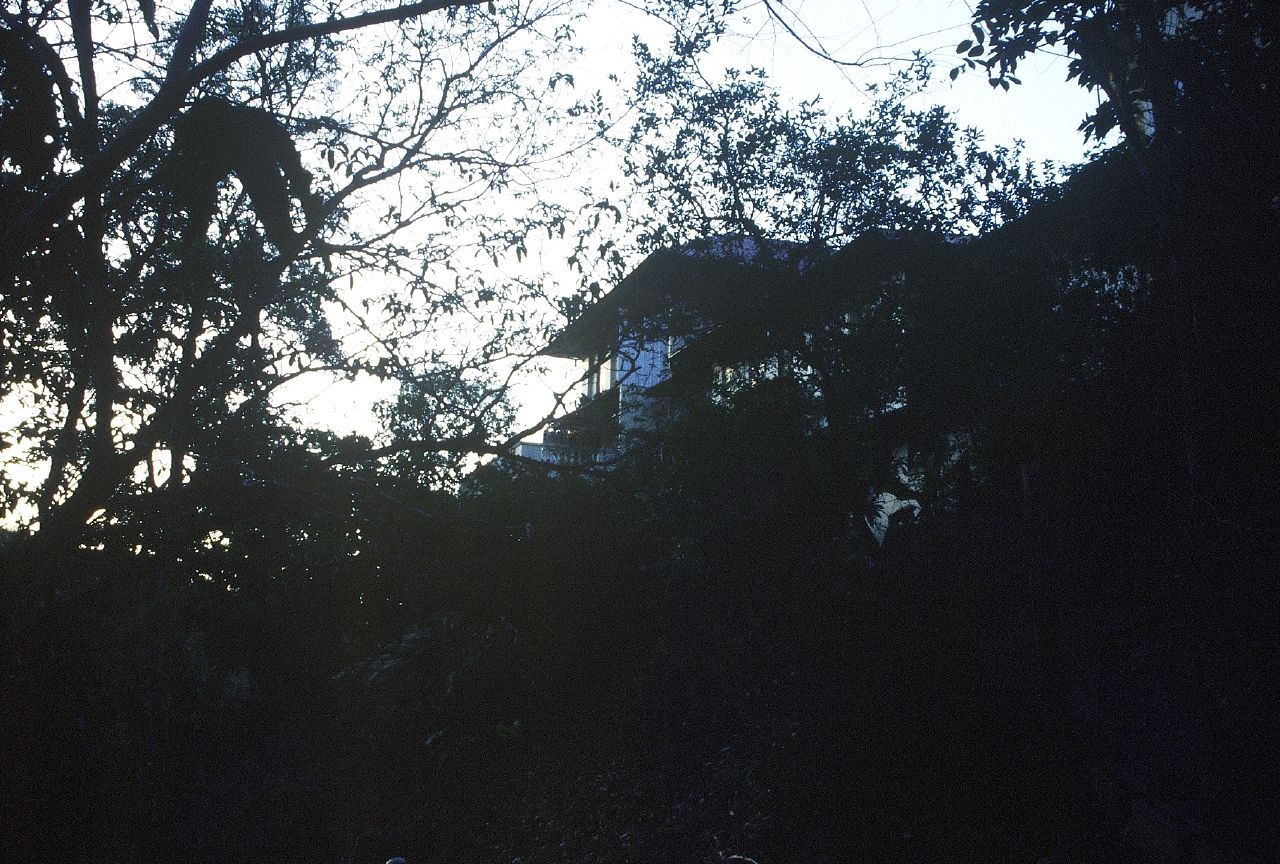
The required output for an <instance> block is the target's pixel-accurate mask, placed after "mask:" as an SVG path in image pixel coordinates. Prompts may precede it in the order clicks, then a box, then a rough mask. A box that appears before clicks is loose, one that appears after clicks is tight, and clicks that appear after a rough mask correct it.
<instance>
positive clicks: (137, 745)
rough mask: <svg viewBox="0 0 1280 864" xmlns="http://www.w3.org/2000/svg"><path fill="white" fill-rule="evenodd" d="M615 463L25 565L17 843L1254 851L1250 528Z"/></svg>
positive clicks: (483, 850)
mask: <svg viewBox="0 0 1280 864" xmlns="http://www.w3.org/2000/svg"><path fill="white" fill-rule="evenodd" d="M625 483H626V478H625V477H621V476H620V477H618V478H615V480H613V481H611V482H609V483H604V484H599V483H594V484H593V483H587V482H581V481H577V480H574V479H572V478H561V479H559V480H555V479H551V480H547V479H537V478H523V479H521V478H516V479H505V480H500V481H497V482H491V483H490V484H489V487H488V488H487V490H486V492H485V493H484V494H481V495H475V496H471V497H470V498H464V499H462V500H459V501H455V502H454V509H453V511H452V512H451V516H450V519H451V521H450V524H449V525H448V526H445V527H442V528H440V529H433V528H430V527H428V526H427V523H426V521H425V520H424V518H423V517H422V516H421V515H420V514H418V513H416V512H413V511H410V510H404V511H402V512H401V513H400V514H399V515H398V516H396V517H395V518H394V519H391V520H390V521H389V522H388V525H389V526H398V527H389V528H388V529H387V530H386V532H384V533H383V534H382V535H381V537H380V538H378V539H376V540H375V539H369V540H368V542H367V543H366V544H365V546H364V549H363V554H362V555H360V556H358V558H357V559H355V560H359V561H361V567H360V568H359V569H353V565H352V564H351V559H350V558H349V557H348V558H346V559H342V560H322V559H319V558H314V557H313V558H310V559H309V560H308V561H306V562H305V566H304V565H299V564H297V562H291V563H289V564H288V565H286V567H285V570H286V572H287V573H288V574H289V575H290V578H291V580H292V581H285V580H283V579H275V580H272V579H271V578H269V574H256V575H257V578H256V580H254V579H250V578H248V577H249V576H251V575H253V574H250V573H246V572H240V573H239V574H238V577H239V580H240V581H239V584H237V585H234V586H232V587H233V589H234V590H228V586H227V584H226V583H224V582H222V581H217V580H206V579H202V578H201V579H195V580H185V581H184V580H181V579H175V578H173V577H174V567H175V566H176V565H173V564H170V565H169V566H168V567H167V568H166V567H161V566H160V565H158V564H157V563H155V561H154V560H153V559H149V558H147V557H138V556H134V555H132V554H128V553H121V552H118V551H116V552H112V551H109V550H99V551H93V552H91V551H81V552H80V553H78V554H77V555H75V556H73V557H71V558H69V559H64V560H62V561H60V562H41V563H39V565H38V567H39V568H40V574H39V575H40V576H41V577H43V578H45V579H46V584H55V585H58V586H60V587H59V589H58V590H57V592H56V593H48V594H45V595H43V596H41V597H40V598H39V599H38V601H37V600H34V599H31V600H28V601H27V602H28V605H27V606H26V607H24V608H11V609H10V617H9V621H8V625H9V627H8V631H9V641H8V643H7V644H6V646H5V658H4V662H5V668H4V688H5V699H4V711H5V715H6V716H5V720H4V725H5V728H6V729H7V730H8V731H7V734H6V747H7V749H8V750H9V752H8V754H7V758H6V764H7V765H9V766H10V769H9V771H8V778H7V780H6V783H5V784H4V788H5V798H6V800H5V801H4V806H3V811H4V813H5V814H6V816H5V818H6V819H7V820H9V821H11V823H12V824H11V825H10V827H9V829H8V830H7V832H6V833H7V836H8V837H9V838H10V840H9V844H10V845H9V848H10V850H11V851H12V852H13V853H14V854H15V857H20V856H23V855H26V856H36V855H40V856H41V857H46V856H47V857H51V858H54V859H55V860H68V861H76V860H86V861H87V860H93V861H126V860H136V861H162V860H163V861H169V860H175V861H176V860H186V861H210V862H213V861H240V860H243V861H249V860H287V861H295V860H296V861H335V862H358V861H381V860H385V859H386V858H387V857H389V856H390V855H392V854H402V855H405V856H407V857H408V858H409V860H410V861H415V862H425V861H477V862H478V861H501V862H508V861H515V860H519V861H524V862H536V861H573V862H580V861H617V862H623V861H643V860H652V861H687V862H698V861H706V862H712V861H723V860H743V859H742V858H738V859H734V858H733V857H732V856H735V855H737V856H745V858H747V859H751V860H755V861H760V862H766V861H767V862H822V861H921V862H925V861H928V862H935V861H1027V862H1033V861H1062V862H1067V861H1081V862H1083V861H1089V862H1107V861H1116V862H1119V861H1153V862H1154V861H1165V860H1190V861H1202V860H1203V861H1208V860H1230V861H1236V860H1239V861H1261V860H1265V858H1266V854H1267V850H1268V849H1274V848H1275V846H1274V843H1275V841H1276V837H1275V833H1274V828H1273V827H1268V826H1269V825H1270V820H1269V819H1268V817H1267V806H1268V805H1267V803H1266V802H1268V801H1274V796H1275V794H1276V792H1277V789H1276V781H1275V779H1274V776H1273V775H1272V774H1271V773H1270V772H1269V771H1268V770H1267V769H1266V768H1265V767H1264V766H1266V765H1268V764H1272V761H1273V757H1274V756H1276V755H1280V754H1276V753H1275V752H1274V751H1275V749H1276V748H1275V743H1274V738H1272V737H1271V736H1269V735H1268V733H1267V730H1268V729H1269V728H1270V727H1271V724H1270V721H1269V719H1268V711H1269V709H1268V706H1269V705H1273V704H1274V703H1275V700H1276V698H1277V696H1280V694H1277V693H1276V692H1275V690H1276V684H1275V681H1276V679H1275V677H1274V675H1272V674H1270V673H1271V672H1273V671H1274V669H1275V661H1276V655H1277V644H1276V640H1275V634H1274V630H1273V628H1271V627H1270V626H1269V623H1268V622H1270V621H1273V620H1274V617H1273V616H1274V614H1275V611H1276V608H1277V607H1276V604H1275V597H1274V593H1271V594H1268V593H1267V592H1265V591H1261V590H1260V589H1259V588H1258V587H1257V586H1260V585H1264V584H1265V582H1263V581H1262V578H1263V576H1264V574H1263V573H1262V571H1261V570H1260V569H1259V568H1260V567H1261V566H1262V565H1261V563H1260V562H1257V561H1255V562H1252V563H1251V561H1250V559H1249V556H1248V555H1246V554H1243V553H1242V552H1241V551H1240V550H1238V549H1237V550H1235V551H1229V550H1222V551H1220V552H1219V553H1215V557H1213V558H1206V560H1205V561H1202V562H1199V563H1198V564H1197V567H1199V568H1200V569H1199V570H1198V571H1197V572H1195V573H1192V572H1190V571H1187V570H1185V569H1184V572H1178V570H1177V568H1174V567H1171V566H1170V564H1169V563H1168V562H1167V561H1166V560H1162V559H1161V556H1158V555H1154V554H1152V551H1153V550H1152V549H1151V548H1142V547H1141V540H1140V538H1141V537H1142V536H1144V535H1143V534H1142V533H1141V531H1140V530H1138V529H1139V528H1140V526H1137V525H1134V524H1130V525H1128V526H1125V536H1127V537H1128V538H1129V539H1130V544H1129V546H1128V547H1120V546H1116V545H1114V544H1109V543H1105V542H1104V543H1099V542H1098V538H1099V537H1103V538H1104V540H1105V535H1101V534H1097V533H1094V534H1092V535H1085V534H1083V533H1081V532H1080V530H1079V529H1080V528H1081V527H1082V526H1073V529H1074V530H1068V526H1065V525H1062V524H1060V523H1059V524H1049V523H1045V522H1040V523H1035V524H1023V523H1021V522H1018V521H1017V520H1016V519H1014V518H1013V517H1012V516H1010V515H1008V514H1003V513H995V512H991V513H986V514H982V513H977V512H970V513H968V514H965V515H964V516H963V517H962V516H961V515H956V514H953V515H952V516H950V517H938V518H935V519H934V520H932V521H931V522H929V523H927V524H925V525H921V526H908V527H905V528H903V529H899V530H897V533H896V534H894V535H891V538H890V542H889V543H888V544H887V545H886V547H885V548H884V549H883V550H878V551H876V552H875V553H874V554H873V555H868V554H866V552H865V550H864V549H863V548H862V547H860V546H858V545H857V544H854V543H850V542H849V540H848V538H846V537H843V536H840V535H829V536H826V537H822V536H821V535H822V532H820V531H815V530H813V528H812V523H813V519H814V515H813V513H804V512H802V511H801V510H798V509H797V508H798V507H799V506H800V505H799V504H798V503H796V502H793V506H792V508H791V510H790V513H787V512H783V511H779V510H766V511H763V512H760V511H750V512H745V511H739V516H740V517H741V518H739V519H738V520H737V521H736V522H725V523H721V524H720V526H719V527H715V524H716V523H704V524H697V523H691V522H687V523H684V524H682V525H679V524H667V523H664V522H662V520H661V519H660V518H659V515H658V514H657V513H656V512H655V510H654V509H653V506H652V502H650V503H648V504H646V503H645V502H644V501H643V500H642V497H641V496H637V494H636V492H637V490H636V489H635V488H631V489H627V488H625ZM438 503H439V502H438V501H437V504H438ZM815 506H816V505H815ZM744 513H745V515H744ZM797 520H801V521H803V522H804V523H806V524H800V521H797ZM504 526H505V527H504ZM726 526H727V527H726ZM1113 531H1115V532H1117V533H1119V532H1120V528H1119V526H1113ZM1146 536H1148V538H1149V539H1151V540H1152V541H1153V544H1154V545H1153V548H1154V546H1156V545H1159V544H1156V543H1155V542H1154V541H1155V540H1157V539H1159V538H1156V537H1154V535H1151V534H1147V535H1146ZM314 552H315V550H314V549H313V550H312V553H313V554H314ZM283 555H284V552H283V551H282V550H278V556H283ZM9 564H10V565H13V564H14V562H13V561H12V559H10V561H9ZM27 564H28V565H30V566H35V565H34V564H33V562H27ZM1214 566H1218V567H1220V568H1221V569H1220V570H1218V571H1214V570H1213V569H1212V568H1213V567H1214ZM1251 568H1252V569H1251ZM17 572H18V570H17V569H14V570H13V571H12V573H11V575H12V574H13V573H17ZM1251 575H1252V576H1253V577H1254V581H1253V584H1254V586H1255V587H1254V588H1250V587H1249V586H1250V584H1251V580H1250V576H1251ZM25 576H26V577H27V578H33V573H32V572H31V570H30V569H28V571H27V573H26V574H25ZM17 578H21V577H17ZM7 587H8V588H12V587H13V583H12V582H11V583H9V584H8V586H7ZM14 596H16V594H15V595H14ZM1212 855H1219V856H1223V857H1219V858H1213V857H1210V856H1212ZM1178 856H1183V857H1182V858H1179V857H1178Z"/></svg>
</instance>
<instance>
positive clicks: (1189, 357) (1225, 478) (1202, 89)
mask: <svg viewBox="0 0 1280 864" xmlns="http://www.w3.org/2000/svg"><path fill="white" fill-rule="evenodd" d="M973 36H974V38H973V39H971V40H965V41H964V42H962V43H960V44H959V45H958V46H957V50H958V51H960V52H961V53H963V54H965V55H966V58H965V61H964V63H965V64H966V65H967V66H969V67H971V68H978V67H981V68H983V69H985V70H986V71H987V72H988V74H989V75H990V80H991V83H992V86H1005V87H1007V86H1008V85H1009V83H1010V82H1013V83H1016V82H1017V78H1016V71H1017V66H1018V63H1019V62H1020V61H1021V60H1022V59H1024V58H1025V57H1026V56H1027V55H1029V54H1031V53H1032V52H1035V51H1037V50H1044V49H1052V48H1055V47H1061V48H1065V50H1066V51H1067V52H1068V53H1069V54H1070V55H1071V57H1072V61H1071V66H1070V73H1069V74H1070V76H1071V77H1072V78H1074V79H1075V80H1077V81H1079V83H1080V84H1081V85H1082V86H1084V87H1087V88H1089V89H1091V90H1096V91H1098V92H1099V93H1100V95H1101V98H1100V104H1099V109H1098V111H1097V112H1096V113H1095V114H1093V115H1092V116H1090V117H1088V118H1086V119H1085V122H1084V123H1083V124H1082V129H1083V130H1084V132H1085V133H1086V134H1087V135H1092V136H1095V137H1097V138H1099V139H1101V138H1103V137H1104V136H1105V135H1107V134H1108V133H1109V132H1110V131H1111V130H1113V129H1118V130H1119V131H1120V132H1121V133H1122V134H1123V136H1124V143H1125V150H1126V152H1127V158H1129V159H1131V160H1132V161H1133V163H1134V165H1135V167H1136V171H1137V173H1138V176H1139V177H1140V178H1141V182H1140V183H1139V184H1137V185H1136V186H1135V187H1133V189H1132V190H1131V191H1130V192H1129V193H1128V194H1130V195H1131V199H1132V202H1133V210H1134V212H1138V213H1143V214H1145V215H1144V217H1143V218H1144V219H1146V220H1149V221H1150V222H1151V226H1150V228H1151V229H1153V230H1148V231H1146V234H1147V238H1148V241H1149V242H1148V244H1147V245H1146V248H1145V249H1144V250H1143V252H1142V253H1141V254H1140V255H1138V256H1136V259H1135V261H1134V262H1133V263H1134V264H1135V265H1136V266H1138V267H1139V268H1140V269H1141V271H1142V272H1143V273H1144V274H1146V275H1147V276H1149V278H1150V279H1151V281H1152V292H1153V298H1154V314H1155V315H1157V316H1158V317H1159V319H1160V325H1159V326H1160V327H1162V328H1163V329H1164V330H1165V332H1166V333H1167V334H1168V336H1169V338H1170V341H1171V343H1172V344H1173V346H1175V350H1174V357H1173V358H1172V361H1171V362H1169V363H1165V364H1159V365H1155V364H1153V365H1151V366H1150V367H1149V368H1147V369H1145V370H1144V371H1143V372H1142V373H1141V374H1144V375H1145V376H1148V378H1149V388H1150V389H1151V390H1152V391H1157V392H1168V393H1170V394H1171V399H1172V400H1173V401H1174V403H1176V406H1175V409H1174V411H1173V414H1174V415H1175V416H1177V418H1178V419H1177V421H1176V422H1177V424H1178V426H1179V427H1180V429H1181V436H1182V445H1181V453H1179V454H1176V455H1175V454H1172V453H1171V454H1169V458H1171V459H1176V460H1177V461H1178V462H1179V463H1180V464H1181V465H1182V466H1183V478H1184V486H1183V489H1182V490H1181V492H1180V495H1179V497H1180V499H1181V500H1182V502H1183V504H1182V509H1183V515H1182V523H1183V528H1182V530H1181V532H1180V534H1181V536H1183V537H1185V538H1188V540H1189V542H1190V544H1191V545H1192V546H1193V547H1203V546H1204V545H1205V540H1206V538H1205V536H1204V532H1205V530H1206V527H1207V526H1210V525H1218V526H1220V527H1226V526H1228V525H1230V524H1231V523H1233V522H1234V519H1233V518H1232V517H1231V516H1230V515H1229V514H1230V512H1231V511H1234V510H1238V508H1239V500H1240V499H1239V496H1240V495H1241V494H1242V493H1243V494H1246V495H1247V496H1248V499H1249V500H1250V501H1251V502H1252V505H1251V506H1254V507H1257V506H1264V507H1265V506H1266V504H1265V502H1266V500H1267V497H1268V496H1267V493H1265V492H1264V491H1263V487H1264V486H1265V485H1266V483H1265V482H1262V481H1261V480H1260V479H1259V480H1253V479H1250V475H1253V474H1255V473H1256V474H1257V475H1258V476H1259V477H1260V476H1262V475H1266V474H1267V473H1271V472H1274V470H1275V468H1276V466H1275V465H1274V463H1271V462H1270V461H1269V460H1268V463H1267V464H1268V467H1266V468H1262V467H1261V466H1259V469H1260V470H1259V471H1258V472H1244V473H1243V476H1242V472H1241V470H1240V466H1241V465H1246V464H1257V463H1256V461H1255V460H1257V459H1258V454H1259V453H1262V452H1267V451H1269V450H1270V449H1271V448H1269V447H1268V446H1267V445H1266V444H1265V443H1264V440H1265V437H1266V433H1265V432H1264V431H1263V430H1264V429H1266V428H1267V427H1268V426H1269V425H1270V421H1269V420H1268V419H1267V418H1268V417H1270V416H1271V415H1272V414H1274V412H1275V410H1276V409H1277V407H1278V405H1280V403H1278V402H1277V400H1276V395H1275V390H1274V388H1273V387H1270V386H1268V385H1267V384H1266V383H1264V382H1263V381H1262V380H1261V379H1260V378H1259V374H1258V370H1260V369H1262V368H1267V367H1269V366H1270V365H1271V364H1272V358H1273V357H1274V356H1275V354H1276V352H1277V350H1280V345H1277V342H1276V339H1275V337H1274V333H1275V331H1276V318H1275V303H1274V302H1273V299H1272V297H1271V293H1272V290H1271V289H1272V285H1271V283H1272V278H1271V276H1270V274H1271V273H1273V272H1274V270H1275V267H1276V266H1277V258H1276V252H1275V250H1276V242H1277V238H1278V237H1280V224H1278V221H1277V219H1276V194H1275V190H1276V189H1277V188H1280V157H1278V156H1277V153H1278V152H1280V149H1278V147H1277V144H1280V133H1278V132H1277V130H1280V114H1278V113H1277V102H1276V99H1275V98H1274V93H1275V89H1276V87H1277V85H1278V84H1280V81H1277V77H1276V69H1277V68H1280V65H1278V61H1280V56H1278V55H1277V50H1280V14H1278V10H1277V8H1276V6H1275V4H1273V3H1266V2H1254V0H1208V2H1193V3H1181V2H1173V0H1137V2H1106V3H1104V2H1024V0H985V2H983V3H980V4H978V6H977V7H976V8H975V9H974V20H973ZM954 74H955V73H953V75H954ZM1135 227H1137V226H1135ZM1143 230H1145V228H1144V229H1143ZM1246 490H1247V491H1246ZM1206 514H1207V517H1208V518H1206Z"/></svg>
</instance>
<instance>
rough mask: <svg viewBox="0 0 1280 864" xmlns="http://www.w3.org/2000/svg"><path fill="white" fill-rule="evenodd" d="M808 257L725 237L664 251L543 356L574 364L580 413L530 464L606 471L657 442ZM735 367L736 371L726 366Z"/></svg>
mask: <svg viewBox="0 0 1280 864" xmlns="http://www.w3.org/2000/svg"><path fill="white" fill-rule="evenodd" d="M805 260H806V259H805V257H804V256H803V254H802V250H801V248H800V247H798V246H796V245H794V244H786V243H777V242H771V243H762V242H759V241H756V240H753V239H752V238H749V237H720V238H715V239H713V240H709V241H704V242H698V243H690V244H686V245H684V246H680V247H676V248H670V249H663V250H660V251H658V252H654V253H653V254H651V255H650V256H649V257H648V258H646V259H645V260H644V261H643V262H642V263H641V264H640V265H639V266H638V267H636V269H635V270H633V271H632V272H631V273H630V274H628V275H627V277H626V278H624V279H623V280H622V281H621V282H620V283H619V284H618V286H617V287H616V288H615V289H614V290H613V291H611V292H609V293H608V294H606V295H604V296H603V297H601V298H599V299H598V300H597V301H596V302H595V303H593V304H592V305H590V306H588V307H587V308H586V309H585V310H584V311H583V312H582V314H581V315H580V316H579V317H577V318H576V319H574V320H573V321H571V322H570V323H569V324H568V326H566V327H565V328H564V330H562V331H561V332H560V333H559V334H557V335H556V337H555V338H554V339H552V340H551V342H550V344H548V345H547V347H546V348H545V349H543V353H544V354H546V355H547V356H550V357H561V358H566V359H571V360H575V361H577V362H578V364H579V369H580V378H579V381H580V384H579V388H580V389H579V393H578V394H577V400H576V404H575V405H574V407H573V409H572V410H571V411H569V412H568V413H567V414H565V415H564V416H562V417H559V418H557V419H556V420H555V421H553V422H552V423H550V424H548V426H547V428H546V429H545V430H544V432H543V440H542V442H541V443H525V444H522V445H521V450H520V455H522V456H525V457H526V458H533V459H538V460H540V461H546V462H557V463H583V462H607V461H609V460H610V459H612V458H613V457H615V456H616V455H617V454H618V453H619V452H621V451H623V450H625V449H627V448H628V447H629V446H631V445H632V444H633V443H634V442H635V441H637V440H638V439H640V438H643V437H644V436H646V435H650V434H652V433H653V432H654V431H655V430H656V429H657V427H658V425H659V424H660V423H661V421H662V419H663V418H664V417H665V416H667V415H668V412H669V410H670V405H671V402H670V399H669V396H670V395H671V392H672V391H673V390H676V389H678V388H679V386H698V384H699V383H704V382H705V379H706V376H707V373H708V372H714V370H715V369H717V368H719V369H723V368H725V367H723V366H717V364H716V362H715V361H716V360H718V359H719V357H718V352H717V351H716V348H717V347H722V348H725V349H728V353H730V354H732V355H734V356H737V355H739V354H740V353H741V351H742V348H743V346H742V345H741V344H740V340H738V339H737V338H736V337H734V338H730V337H729V334H731V333H732V334H741V333H742V332H744V331H745V330H746V329H749V328H747V327H744V326H742V325H744V324H748V322H749V323H750V326H752V327H753V326H754V325H755V324H756V323H758V322H759V321H761V320H764V319H765V318H767V316H768V315H769V313H770V309H771V308H773V307H774V305H775V303H776V298H777V294H778V293H779V292H780V291H782V290H785V288H786V286H787V285H788V284H789V283H790V281H791V278H792V277H793V276H794V275H795V274H796V273H798V272H799V271H801V270H802V269H803V268H804V266H805ZM726 362H727V361H726Z"/></svg>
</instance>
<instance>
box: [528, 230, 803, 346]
mask: <svg viewBox="0 0 1280 864" xmlns="http://www.w3.org/2000/svg"><path fill="white" fill-rule="evenodd" d="M810 260H812V255H811V253H809V252H807V251H806V250H805V249H804V247H801V246H799V245H798V244H793V243H786V242H782V241H758V240H756V239H754V238H751V237H742V236H722V237H715V238H710V239H707V240H700V241H694V242H692V243H688V244H685V245H683V246H678V247H672V248H668V249H662V250H659V251H657V252H654V253H653V254H651V255H650V256H649V257H648V258H646V259H645V260H644V261H642V262H641V263H640V265H639V266H638V267H636V268H635V269H634V270H633V271H631V273H629V274H628V275H627V276H626V278H624V279H623V280H622V281H621V282H619V283H618V286H617V287H616V288H614V290H612V291H610V292H609V293H608V294H606V295H605V296H604V297H602V298H601V299H600V300H598V301H596V302H595V303H593V304H592V305H590V306H588V307H587V308H586V309H585V310H584V311H583V312H582V314H581V315H579V316H578V317H577V318H575V319H574V320H573V321H571V322H570V323H569V324H568V326H566V327H565V328H564V329H563V330H562V331H560V333H559V334H557V335H556V336H555V338H553V339H552V340H551V342H550V343H549V344H548V345H547V347H546V348H544V349H543V353H544V354H547V355H549V356H552V357H570V358H583V357H589V356H591V355H592V354H595V353H597V352H599V351H602V350H606V349H607V348H609V347H611V346H612V345H613V344H614V343H615V342H616V341H617V338H618V330H619V328H620V327H626V328H628V329H630V330H635V331H643V329H644V328H645V326H647V325H650V326H663V327H665V328H666V329H664V330H663V332H664V334H665V332H668V330H669V326H670V324H671V323H672V319H673V318H676V319H678V318H679V317H681V316H686V317H687V318H688V321H687V322H686V323H687V325H688V332H692V331H693V330H694V329H696V327H697V321H699V320H707V319H711V320H715V321H722V320H724V319H726V318H734V317H739V316H741V315H743V314H750V313H751V312H754V313H755V314H757V315H758V314H760V312H762V311H765V310H767V309H768V308H769V305H770V298H771V297H772V296H774V292H776V291H777V290H780V288H781V287H782V283H783V282H784V281H785V278H786V277H787V276H789V275H791V274H793V273H795V272H798V271H800V270H802V269H804V268H805V267H806V266H807V264H808V262H809V261H810Z"/></svg>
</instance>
